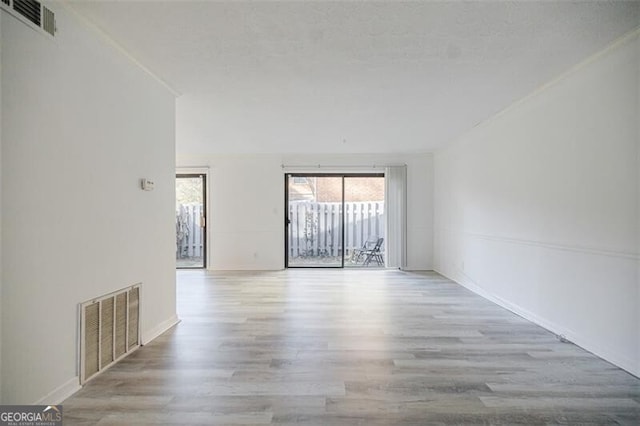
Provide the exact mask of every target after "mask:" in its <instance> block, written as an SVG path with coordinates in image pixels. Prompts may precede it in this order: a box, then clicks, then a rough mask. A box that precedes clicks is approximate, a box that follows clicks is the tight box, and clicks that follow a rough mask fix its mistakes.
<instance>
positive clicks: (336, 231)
mask: <svg viewBox="0 0 640 426" xmlns="http://www.w3.org/2000/svg"><path fill="white" fill-rule="evenodd" d="M344 207H345V212H344V214H345V220H344V223H345V229H344V238H345V243H344V248H345V251H346V252H345V257H349V256H350V255H351V253H352V251H353V249H357V248H362V246H363V245H364V243H365V242H366V241H367V239H369V238H373V237H376V238H380V237H382V238H384V232H385V230H384V202H383V201H363V202H354V203H345V205H344ZM341 210H342V203H313V202H310V201H293V202H290V203H289V218H290V220H291V224H290V225H289V226H290V228H289V234H288V238H289V241H288V243H289V253H288V255H289V258H297V257H340V256H342V250H341V244H340V242H341V237H342V220H341V214H342V211H341Z"/></svg>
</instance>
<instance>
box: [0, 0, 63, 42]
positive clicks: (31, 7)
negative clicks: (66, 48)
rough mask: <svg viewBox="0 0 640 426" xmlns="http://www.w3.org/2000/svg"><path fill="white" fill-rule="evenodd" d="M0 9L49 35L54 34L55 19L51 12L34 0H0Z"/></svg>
mask: <svg viewBox="0 0 640 426" xmlns="http://www.w3.org/2000/svg"><path fill="white" fill-rule="evenodd" d="M1 1H2V3H0V5H2V8H3V9H5V10H7V11H8V12H10V13H11V14H13V15H14V16H17V17H19V18H20V19H21V20H22V21H23V22H25V23H26V22H29V23H30V24H33V25H34V26H36V27H38V28H39V29H41V30H43V31H44V32H46V33H47V34H49V35H52V36H53V35H55V33H56V17H55V14H54V13H53V11H51V10H50V9H49V8H47V7H46V6H43V5H42V4H41V3H40V2H39V1H36V0H1Z"/></svg>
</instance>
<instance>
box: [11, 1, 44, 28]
mask: <svg viewBox="0 0 640 426" xmlns="http://www.w3.org/2000/svg"><path fill="white" fill-rule="evenodd" d="M13 9H14V10H15V11H16V12H18V13H19V14H20V15H22V16H24V17H25V18H27V19H28V20H29V21H31V22H33V23H34V24H36V25H37V26H40V17H41V16H40V13H41V12H40V2H37V1H35V0H13Z"/></svg>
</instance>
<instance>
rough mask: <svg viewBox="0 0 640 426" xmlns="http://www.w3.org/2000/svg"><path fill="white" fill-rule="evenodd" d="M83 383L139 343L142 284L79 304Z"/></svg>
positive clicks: (81, 376)
mask: <svg viewBox="0 0 640 426" xmlns="http://www.w3.org/2000/svg"><path fill="white" fill-rule="evenodd" d="M80 312H81V319H80V321H81V322H80V330H81V337H80V383H81V384H84V383H85V382H86V381H87V380H89V379H90V378H92V377H94V376H95V375H96V374H98V373H100V372H101V371H103V370H105V369H106V368H108V367H110V366H111V365H112V364H114V363H115V362H117V361H118V360H119V359H120V358H122V357H124V356H126V355H128V354H129V353H130V352H132V351H133V350H135V349H136V348H138V347H139V346H140V328H139V326H140V284H137V285H135V286H133V287H128V288H126V289H123V290H119V291H117V292H114V293H110V294H107V295H104V296H101V297H99V298H97V299H93V300H90V301H87V302H85V303H82V304H81V305H80Z"/></svg>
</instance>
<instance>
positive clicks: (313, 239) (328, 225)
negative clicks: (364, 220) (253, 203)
mask: <svg viewBox="0 0 640 426" xmlns="http://www.w3.org/2000/svg"><path fill="white" fill-rule="evenodd" d="M287 199H288V202H287V214H288V216H287V235H286V238H287V244H286V250H287V253H286V256H287V267H342V266H343V256H342V251H343V249H342V223H343V218H342V177H341V176H337V177H335V176H296V175H287Z"/></svg>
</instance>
